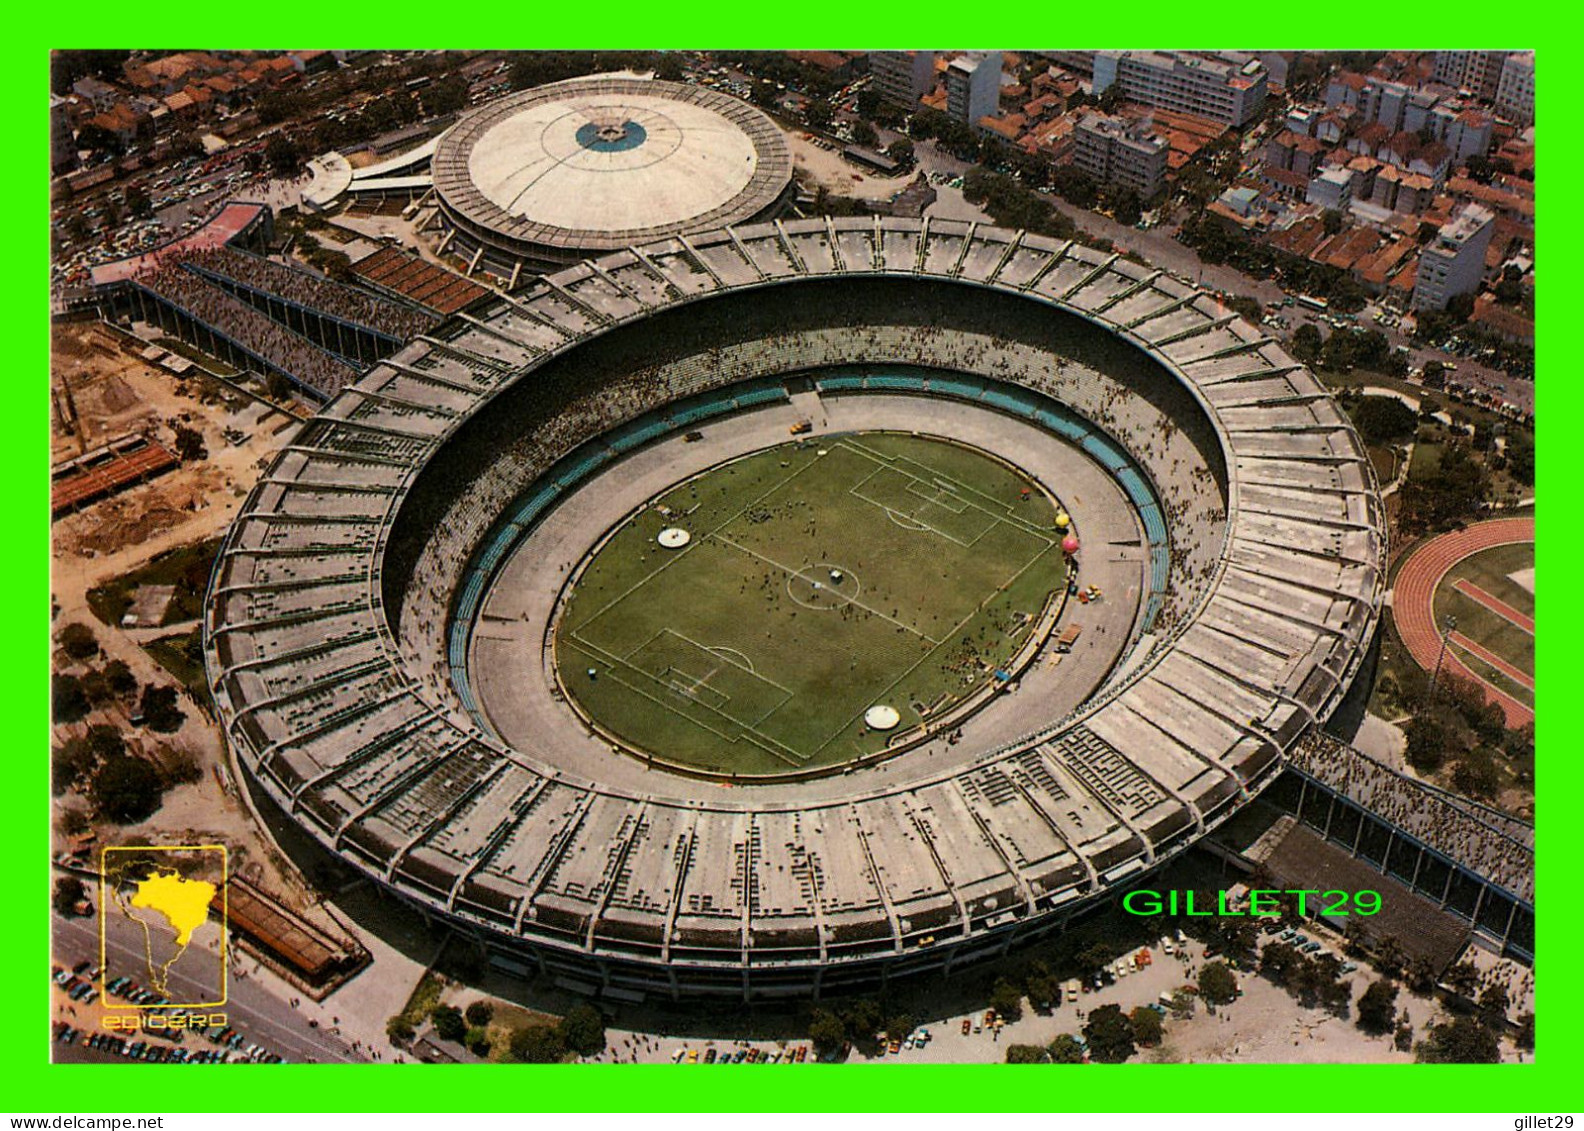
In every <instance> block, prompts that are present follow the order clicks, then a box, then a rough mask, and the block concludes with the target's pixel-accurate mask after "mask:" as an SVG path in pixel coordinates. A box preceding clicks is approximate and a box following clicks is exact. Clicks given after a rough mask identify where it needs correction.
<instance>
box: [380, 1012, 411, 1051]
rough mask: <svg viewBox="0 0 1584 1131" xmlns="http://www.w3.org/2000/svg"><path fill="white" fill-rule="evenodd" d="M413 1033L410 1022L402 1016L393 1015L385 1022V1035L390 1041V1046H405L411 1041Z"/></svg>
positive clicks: (398, 1014)
mask: <svg viewBox="0 0 1584 1131" xmlns="http://www.w3.org/2000/svg"><path fill="white" fill-rule="evenodd" d="M414 1032H415V1030H414V1029H413V1026H412V1022H411V1021H409V1020H407V1018H406V1016H405V1015H404V1014H401V1013H397V1014H394V1015H392V1016H391V1017H390V1018H388V1019H387V1020H386V1022H385V1035H386V1036H387V1037H389V1038H390V1039H391V1043H392V1044H396V1045H405V1044H406V1043H407V1042H408V1041H410V1040H412V1039H413V1035H414Z"/></svg>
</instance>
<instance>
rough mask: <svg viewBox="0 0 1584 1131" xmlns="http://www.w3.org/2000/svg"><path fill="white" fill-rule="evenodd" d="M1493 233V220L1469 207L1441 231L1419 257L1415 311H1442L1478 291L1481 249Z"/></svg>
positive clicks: (1482, 270)
mask: <svg viewBox="0 0 1584 1131" xmlns="http://www.w3.org/2000/svg"><path fill="white" fill-rule="evenodd" d="M1495 230H1496V217H1495V216H1494V215H1493V214H1492V213H1491V212H1490V211H1489V210H1488V209H1485V208H1482V207H1480V206H1479V205H1478V204H1470V205H1468V206H1467V207H1466V208H1464V209H1463V211H1462V212H1461V213H1459V214H1458V216H1457V218H1456V219H1454V220H1453V221H1452V222H1451V223H1450V224H1448V225H1446V226H1445V227H1443V228H1442V229H1441V231H1440V233H1439V234H1437V236H1436V237H1435V239H1433V240H1431V241H1430V243H1429V244H1428V245H1426V247H1425V249H1424V250H1423V251H1422V252H1421V253H1420V255H1419V275H1418V278H1417V279H1416V281H1415V283H1414V295H1413V304H1414V307H1415V309H1418V310H1445V309H1446V304H1447V302H1448V301H1449V300H1450V299H1452V298H1454V297H1456V296H1457V295H1466V294H1473V293H1474V292H1475V291H1477V290H1479V286H1480V280H1481V279H1482V278H1483V277H1484V275H1485V249H1486V248H1487V247H1488V246H1489V245H1490V241H1491V236H1492V234H1494V232H1495Z"/></svg>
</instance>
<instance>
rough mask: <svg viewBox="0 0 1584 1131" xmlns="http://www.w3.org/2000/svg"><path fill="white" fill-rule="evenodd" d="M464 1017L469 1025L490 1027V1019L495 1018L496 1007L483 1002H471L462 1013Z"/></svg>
mask: <svg viewBox="0 0 1584 1131" xmlns="http://www.w3.org/2000/svg"><path fill="white" fill-rule="evenodd" d="M462 1016H463V1017H464V1018H465V1019H466V1020H467V1023H468V1024H469V1025H475V1026H476V1025H488V1024H489V1023H490V1018H491V1017H494V1016H495V1007H494V1006H493V1005H491V1004H490V1003H489V1002H487V1001H482V1000H480V1001H474V1002H469V1003H468V1007H467V1009H465V1010H463V1011H462Z"/></svg>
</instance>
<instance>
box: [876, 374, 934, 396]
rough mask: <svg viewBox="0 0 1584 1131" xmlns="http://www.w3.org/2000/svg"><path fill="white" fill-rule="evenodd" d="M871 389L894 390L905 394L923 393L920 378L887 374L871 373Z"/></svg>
mask: <svg viewBox="0 0 1584 1131" xmlns="http://www.w3.org/2000/svg"><path fill="white" fill-rule="evenodd" d="M869 387H870V388H871V389H896V390H899V391H901V392H906V393H921V392H923V391H924V379H923V378H922V377H902V376H896V375H893V374H887V373H871V374H870V375H869Z"/></svg>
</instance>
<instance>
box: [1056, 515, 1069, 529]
mask: <svg viewBox="0 0 1584 1131" xmlns="http://www.w3.org/2000/svg"><path fill="white" fill-rule="evenodd" d="M1071 523H1072V519H1070V518H1068V517H1067V512H1066V511H1058V512H1057V514H1056V525H1057V526H1059V527H1061V528H1062V529H1063V530H1066V529H1067V527H1068V526H1069V525H1070V524H1071Z"/></svg>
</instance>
